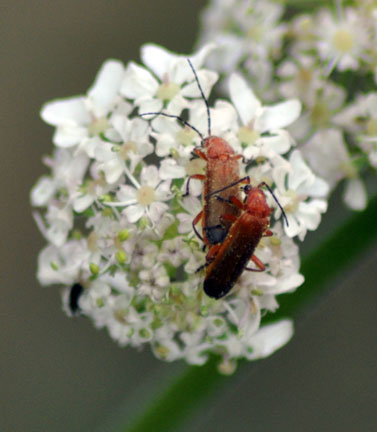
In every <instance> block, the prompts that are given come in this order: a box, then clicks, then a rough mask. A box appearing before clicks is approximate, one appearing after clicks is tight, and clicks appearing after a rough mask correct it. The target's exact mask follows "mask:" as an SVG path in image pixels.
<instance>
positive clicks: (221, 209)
mask: <svg viewBox="0 0 377 432" xmlns="http://www.w3.org/2000/svg"><path fill="white" fill-rule="evenodd" d="M187 61H188V63H189V65H190V67H191V70H192V71H193V74H194V77H195V81H196V83H197V85H198V88H199V91H200V94H201V97H202V99H203V101H204V103H205V105H206V109H207V119H208V137H207V138H204V136H203V135H202V134H201V133H200V131H199V130H198V129H197V128H195V127H194V126H192V125H191V124H190V123H188V122H187V121H186V120H184V119H183V118H182V117H179V116H176V115H172V114H167V113H163V112H149V113H142V114H140V116H146V115H156V116H157V115H162V116H164V117H170V118H175V119H177V120H179V121H180V122H181V123H183V124H184V125H185V126H188V127H189V128H191V129H192V130H193V131H195V132H196V133H197V134H198V135H199V137H200V139H201V148H195V149H194V150H193V153H194V154H195V155H196V156H198V157H200V158H201V159H203V160H205V161H206V163H207V164H206V172H205V174H194V175H191V176H190V177H189V178H188V181H187V184H186V193H185V195H188V194H189V186H190V181H191V180H192V179H196V180H201V181H203V182H204V185H203V197H204V205H203V210H202V211H200V213H198V214H197V216H196V217H195V218H194V220H193V222H192V226H193V230H194V232H195V234H196V235H197V236H198V237H199V238H200V239H201V240H202V241H203V242H204V244H205V245H206V246H208V247H209V248H210V247H211V246H212V245H216V244H219V243H221V242H223V241H224V239H225V237H226V235H227V233H228V230H229V228H230V226H231V224H232V221H231V220H229V219H226V218H222V215H224V214H227V215H233V216H234V217H235V218H237V217H238V216H239V214H240V213H241V210H240V208H239V207H237V206H235V205H233V204H232V203H231V202H230V201H229V199H230V197H235V198H239V197H240V193H239V187H237V184H238V180H239V163H238V160H239V159H240V158H242V155H239V154H236V153H235V152H234V150H233V148H232V147H231V146H230V145H229V144H228V143H227V142H226V141H225V140H224V139H222V138H220V137H217V136H213V135H211V116H210V109H209V104H208V101H207V99H206V97H205V95H204V92H203V89H202V87H201V85H200V82H199V78H198V75H197V73H196V71H195V69H194V67H193V65H192V63H191V61H190V60H189V59H187ZM224 184H225V185H230V184H233V185H234V186H227V187H225V188H223V186H224ZM215 192H216V193H217V194H219V197H221V198H222V199H221V200H219V199H218V197H215V196H214V193H215ZM200 221H202V227H203V228H202V233H203V235H200V233H199V232H198V230H197V229H196V225H197V224H198V223H199V222H200Z"/></svg>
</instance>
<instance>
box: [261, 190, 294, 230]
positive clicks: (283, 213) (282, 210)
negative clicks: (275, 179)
mask: <svg viewBox="0 0 377 432" xmlns="http://www.w3.org/2000/svg"><path fill="white" fill-rule="evenodd" d="M261 185H263V186H265V187H266V188H267V190H268V191H269V192H270V194H271V195H272V197H273V199H274V200H275V202H276V204H277V205H278V206H279V209H280V210H281V213H282V215H283V217H284V220H285V223H286V224H287V226H289V224H288V218H287V215H286V213H285V211H284V209H283V207H282V206H281V204H280V203H279V200H278V199H277V198H276V195H275V194H274V193H273V192H272V189H271V188H270V186H268V184H267V183H266V182H262V183H261Z"/></svg>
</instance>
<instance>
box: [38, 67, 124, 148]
mask: <svg viewBox="0 0 377 432" xmlns="http://www.w3.org/2000/svg"><path fill="white" fill-rule="evenodd" d="M123 74H124V67H123V65H122V63H120V62H119V61H116V60H108V61H107V62H105V63H104V64H103V65H102V68H101V70H100V71H99V73H98V75H97V77H96V80H95V82H94V84H93V86H92V87H91V88H90V89H89V91H88V93H87V96H79V97H73V98H68V99H60V100H56V101H53V102H49V103H47V104H46V105H45V106H44V107H43V108H42V111H41V117H42V119H43V120H44V121H45V122H46V123H48V124H50V125H52V126H56V128H57V129H56V132H55V134H54V137H53V142H54V144H55V145H57V146H58V147H65V148H67V147H72V146H75V145H77V144H80V142H82V140H83V139H84V138H86V137H89V136H92V135H99V134H100V133H101V132H104V131H105V130H106V129H107V128H108V121H107V119H106V116H107V114H108V113H109V112H110V111H111V110H112V109H113V108H114V107H115V106H116V104H118V103H120V99H119V95H118V90H119V87H120V84H121V81H122V79H123Z"/></svg>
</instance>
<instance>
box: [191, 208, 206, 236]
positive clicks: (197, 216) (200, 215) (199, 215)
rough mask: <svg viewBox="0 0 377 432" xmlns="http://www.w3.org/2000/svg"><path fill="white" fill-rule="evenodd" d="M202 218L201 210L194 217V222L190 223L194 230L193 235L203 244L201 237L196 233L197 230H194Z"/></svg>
mask: <svg viewBox="0 0 377 432" xmlns="http://www.w3.org/2000/svg"><path fill="white" fill-rule="evenodd" d="M202 217H203V210H201V211H200V212H199V213H198V214H197V215H196V216H195V218H194V220H193V221H192V228H193V230H194V233H195V234H196V235H197V237H199V238H200V240H201V241H202V242H204V243H205V241H204V239H203V237H202V236H201V235H200V234H199V232H198V230H197V229H196V226H195V225H196V224H197V223H198V222H199V221H200V219H201V218H202Z"/></svg>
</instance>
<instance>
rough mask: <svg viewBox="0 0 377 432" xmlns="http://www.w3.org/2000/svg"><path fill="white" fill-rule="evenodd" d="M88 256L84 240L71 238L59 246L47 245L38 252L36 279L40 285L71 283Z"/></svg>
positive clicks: (74, 280)
mask: <svg viewBox="0 0 377 432" xmlns="http://www.w3.org/2000/svg"><path fill="white" fill-rule="evenodd" d="M89 256H90V252H89V251H88V249H87V247H86V242H85V241H72V240H71V241H69V242H67V243H65V244H64V245H63V246H62V247H60V248H58V247H56V246H54V245H52V244H51V245H48V246H46V247H45V248H44V249H43V250H42V251H41V253H40V254H39V258H38V274H37V277H38V280H39V282H40V283H41V284H42V285H51V284H56V283H60V284H64V285H73V284H74V283H75V282H77V281H78V280H79V275H80V272H81V271H82V269H83V265H84V266H85V264H86V262H87V259H88V257H89Z"/></svg>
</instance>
